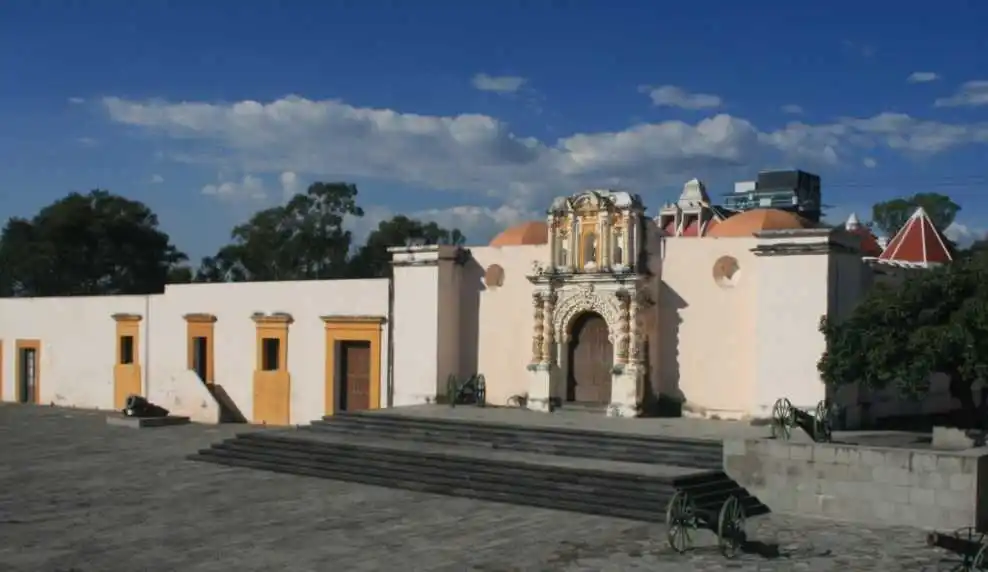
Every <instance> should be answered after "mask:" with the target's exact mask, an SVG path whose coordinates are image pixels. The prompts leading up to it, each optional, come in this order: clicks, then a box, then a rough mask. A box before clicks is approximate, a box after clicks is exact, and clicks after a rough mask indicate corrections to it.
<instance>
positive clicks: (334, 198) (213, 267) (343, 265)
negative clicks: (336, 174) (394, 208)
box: [195, 183, 463, 282]
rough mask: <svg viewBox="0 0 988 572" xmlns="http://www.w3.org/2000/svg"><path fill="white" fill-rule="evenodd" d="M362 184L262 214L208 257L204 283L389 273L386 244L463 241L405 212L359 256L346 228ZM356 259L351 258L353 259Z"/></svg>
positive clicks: (338, 186)
mask: <svg viewBox="0 0 988 572" xmlns="http://www.w3.org/2000/svg"><path fill="white" fill-rule="evenodd" d="M357 194H358V193H357V187H356V186H355V185H352V184H349V183H313V184H312V185H311V186H309V188H308V190H307V191H306V192H305V193H304V194H299V195H296V196H295V197H293V198H292V199H291V200H290V201H289V202H288V204H286V205H283V206H279V207H274V208H270V209H265V210H263V211H260V212H258V213H256V214H255V215H254V216H252V217H251V218H250V220H249V221H247V222H246V223H245V224H242V225H240V226H237V227H236V228H234V229H233V232H232V239H233V240H232V242H231V244H229V245H227V246H224V247H223V248H221V249H220V250H219V252H217V253H216V255H214V256H210V257H207V258H204V259H203V261H202V265H201V266H200V267H199V269H198V271H197V272H196V276H195V280H196V281H199V282H244V281H251V282H254V281H267V280H329V279H335V278H365V277H366V278H371V277H383V276H388V275H389V274H390V268H391V265H390V262H391V255H390V254H389V253H388V247H391V246H402V245H404V244H405V243H406V242H407V241H408V240H409V239H417V238H418V239H424V240H425V241H426V242H427V243H430V244H462V243H463V235H462V234H461V233H460V231H459V230H456V229H454V230H452V231H450V230H446V229H444V228H442V227H440V226H439V225H437V224H436V223H433V222H429V223H423V222H420V221H417V220H412V219H409V218H408V217H406V216H403V215H399V216H396V217H394V218H392V219H390V220H386V221H384V222H382V223H380V225H379V226H378V228H377V229H376V230H375V231H374V232H372V233H371V234H370V236H369V237H368V239H367V242H366V243H365V244H364V245H363V246H361V247H360V248H359V249H356V251H355V252H354V245H353V237H352V235H351V233H350V231H348V230H346V229H344V223H345V222H346V219H347V218H348V217H361V216H363V214H364V212H363V209H361V208H360V206H358V205H357ZM351 255H352V256H351Z"/></svg>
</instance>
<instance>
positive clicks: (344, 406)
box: [336, 341, 371, 411]
mask: <svg viewBox="0 0 988 572" xmlns="http://www.w3.org/2000/svg"><path fill="white" fill-rule="evenodd" d="M339 356H340V362H339V363H340V371H339V376H338V377H337V379H338V380H339V383H338V384H337V387H336V391H337V394H336V404H337V410H339V411H362V410H365V409H370V406H371V403H370V398H371V395H370V393H371V392H370V384H371V345H370V342H366V341H344V342H340V353H339Z"/></svg>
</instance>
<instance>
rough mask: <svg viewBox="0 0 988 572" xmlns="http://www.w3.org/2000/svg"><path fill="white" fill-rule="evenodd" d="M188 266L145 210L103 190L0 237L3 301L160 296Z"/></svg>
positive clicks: (47, 210) (73, 198) (12, 225)
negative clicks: (182, 267) (12, 298)
mask: <svg viewBox="0 0 988 572" xmlns="http://www.w3.org/2000/svg"><path fill="white" fill-rule="evenodd" d="M185 259H186V257H185V255H184V254H183V253H181V252H179V251H178V250H177V249H176V248H175V246H174V245H172V244H171V240H170V239H169V237H168V235H167V234H165V233H164V232H162V231H161V230H159V229H158V217H157V216H156V215H155V214H154V213H153V212H152V211H151V209H149V208H148V207H147V206H146V205H144V204H143V203H140V202H137V201H132V200H130V199H126V198H123V197H121V196H118V195H114V194H111V193H109V192H107V191H103V190H94V191H92V192H90V193H88V194H80V193H71V194H69V195H68V196H66V197H65V198H62V199H60V200H57V201H55V202H54V203H52V204H50V205H48V206H46V207H44V208H43V209H41V211H40V212H38V214H37V215H35V216H34V217H33V218H32V219H30V220H28V219H23V218H12V219H10V220H9V221H8V222H7V224H6V226H4V228H3V231H2V234H0V295H3V296H73V295H109V294H148V293H155V292H161V291H163V289H164V285H165V284H166V283H167V281H168V277H169V274H170V273H171V272H173V271H175V269H176V267H178V265H179V264H180V263H181V262H183V261H184V260H185Z"/></svg>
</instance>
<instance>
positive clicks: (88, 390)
mask: <svg viewBox="0 0 988 572" xmlns="http://www.w3.org/2000/svg"><path fill="white" fill-rule="evenodd" d="M147 300H148V297H147V296H115V297H89V296H86V297H82V296H80V297H73V298H6V299H0V340H2V342H3V369H2V370H0V371H2V377H3V379H2V389H3V391H2V399H3V401H14V400H15V399H16V383H17V356H16V353H15V351H14V348H15V345H16V342H17V340H18V339H37V340H40V341H41V356H40V361H39V373H40V399H39V401H40V402H41V403H44V404H54V405H58V406H72V407H85V408H92V409H110V408H112V407H113V365H114V362H115V361H116V327H117V325H116V322H115V321H114V320H113V318H112V317H111V316H112V315H113V314H143V313H144V312H145V311H146V310H147V304H148V302H147ZM140 327H141V337H142V338H145V337H146V333H145V332H146V329H145V328H146V325H145V324H144V323H142V324H141V326H140ZM141 351H142V352H143V348H141ZM141 359H142V360H143V355H142V357H141Z"/></svg>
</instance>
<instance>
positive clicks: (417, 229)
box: [350, 215, 465, 278]
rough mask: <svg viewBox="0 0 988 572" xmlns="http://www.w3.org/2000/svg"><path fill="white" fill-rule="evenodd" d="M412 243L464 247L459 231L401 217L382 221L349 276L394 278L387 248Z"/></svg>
mask: <svg viewBox="0 0 988 572" xmlns="http://www.w3.org/2000/svg"><path fill="white" fill-rule="evenodd" d="M412 240H422V241H424V242H425V243H426V244H452V245H457V246H462V245H463V243H464V242H465V237H464V236H463V233H461V232H460V230H459V229H456V228H454V229H453V230H447V229H445V228H442V227H441V226H439V225H438V224H436V223H434V222H422V221H418V220H415V219H410V218H408V217H406V216H404V215H398V216H396V217H394V218H391V219H389V220H385V221H382V222H381V223H380V224H379V225H378V226H377V229H376V230H374V231H373V232H371V233H370V235H369V236H368V237H367V242H366V243H364V245H363V246H362V247H360V249H359V250H358V251H357V253H356V254H355V255H354V256H353V258H352V259H351V260H350V276H353V277H360V278H382V277H387V276H390V275H391V254H390V253H388V248H389V247H392V246H403V245H405V244H407V243H408V242H409V241H412Z"/></svg>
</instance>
